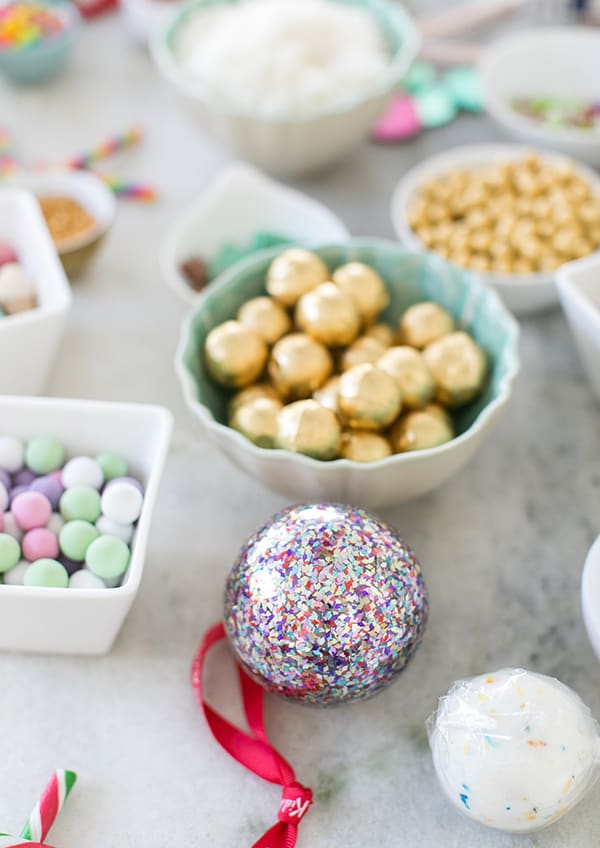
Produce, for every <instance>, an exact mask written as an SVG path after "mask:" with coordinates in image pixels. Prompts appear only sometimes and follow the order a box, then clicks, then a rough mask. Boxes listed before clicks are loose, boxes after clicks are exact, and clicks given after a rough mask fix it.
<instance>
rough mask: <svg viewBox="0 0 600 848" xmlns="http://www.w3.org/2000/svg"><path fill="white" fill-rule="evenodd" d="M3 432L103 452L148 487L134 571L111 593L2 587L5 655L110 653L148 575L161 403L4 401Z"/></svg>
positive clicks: (162, 426) (165, 415) (163, 446)
mask: <svg viewBox="0 0 600 848" xmlns="http://www.w3.org/2000/svg"><path fill="white" fill-rule="evenodd" d="M0 422H1V425H0V428H1V431H2V433H3V434H7V435H14V436H17V437H19V438H21V439H30V438H32V437H33V436H36V435H39V434H40V429H43V431H44V432H46V433H49V434H52V435H54V436H56V438H58V439H59V440H60V441H61V442H62V443H63V444H64V445H65V448H66V449H67V452H68V453H69V454H70V455H71V456H72V455H77V454H90V455H92V456H93V455H95V454H96V453H98V452H99V451H101V450H108V451H114V452H116V453H119V454H121V455H122V456H123V457H125V458H126V459H127V461H128V463H129V465H130V468H131V472H132V474H133V475H135V476H136V477H138V478H139V479H140V480H141V481H142V483H143V484H144V504H143V507H142V513H141V515H140V518H139V520H138V524H137V528H136V533H135V541H134V543H133V546H132V551H131V560H130V563H129V568H128V570H127V573H126V575H125V577H124V580H123V585H122V586H119V587H117V588H114V589H49V588H37V587H31V586H7V585H4V586H0V650H2V651H28V652H35V653H44V654H89V655H92V654H105V653H107V652H108V651H109V650H110V649H111V647H112V644H113V642H114V640H115V638H116V636H117V633H118V632H119V630H120V628H121V625H122V624H123V621H124V620H125V616H126V615H127V613H128V612H129V609H130V607H131V605H132V603H133V601H134V599H135V596H136V594H137V591H138V589H139V586H140V581H141V579H142V573H143V571H144V559H145V556H146V545H147V541H148V533H149V531H150V525H151V522H152V512H153V510H154V504H155V502H156V497H157V494H158V488H159V483H160V478H161V475H162V469H163V465H164V462H165V458H166V455H167V451H168V447H169V440H170V435H171V429H172V416H171V413H170V412H169V411H168V410H167V409H164V408H163V407H160V406H147V405H145V404H130V403H107V402H104V401H92V400H63V399H59V398H16V397H0Z"/></svg>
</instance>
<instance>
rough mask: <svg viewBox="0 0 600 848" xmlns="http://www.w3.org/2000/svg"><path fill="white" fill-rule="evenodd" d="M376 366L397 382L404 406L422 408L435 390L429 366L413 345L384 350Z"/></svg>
mask: <svg viewBox="0 0 600 848" xmlns="http://www.w3.org/2000/svg"><path fill="white" fill-rule="evenodd" d="M377 367H378V368H381V370H382V371H385V372H386V373H387V374H389V375H390V377H393V378H394V380H396V382H397V383H398V386H399V388H400V391H401V392H402V401H403V403H404V406H406V407H408V408H409V409H422V408H423V407H424V406H425V404H427V403H429V401H430V400H431V399H432V397H433V395H434V392H435V385H434V382H433V377H432V374H431V371H430V370H429V366H428V365H427V363H426V362H425V360H424V359H423V356H422V354H420V353H419V351H418V350H415V349H414V347H408V346H407V345H401V346H399V347H390V348H388V349H387V350H385V351H384V352H383V354H382V356H380V358H379V359H378V360H377Z"/></svg>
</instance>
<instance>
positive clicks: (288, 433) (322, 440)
mask: <svg viewBox="0 0 600 848" xmlns="http://www.w3.org/2000/svg"><path fill="white" fill-rule="evenodd" d="M340 434H341V428H340V424H339V421H338V419H337V416H336V414H335V413H334V412H332V411H331V410H330V409H327V408H326V407H324V406H321V404H320V403H317V401H316V400H299V401H296V403H290V404H288V406H284V408H283V409H282V410H281V412H280V413H279V415H278V417H277V435H276V444H277V447H279V448H282V449H283V450H289V451H293V453H302V454H304V455H305V456H311V457H312V458H313V459H322V460H328V459H335V457H336V456H337V455H338V451H339V446H340Z"/></svg>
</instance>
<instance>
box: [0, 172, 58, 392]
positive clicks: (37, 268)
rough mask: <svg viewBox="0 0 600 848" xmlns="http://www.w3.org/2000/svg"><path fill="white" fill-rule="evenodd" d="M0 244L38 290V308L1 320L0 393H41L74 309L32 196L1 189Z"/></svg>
mask: <svg viewBox="0 0 600 848" xmlns="http://www.w3.org/2000/svg"><path fill="white" fill-rule="evenodd" d="M0 240H2V241H7V242H8V243H9V244H11V245H12V246H13V247H14V249H15V250H16V252H17V255H18V257H19V261H20V262H21V263H22V265H23V266H24V267H25V270H26V271H27V273H28V274H29V276H30V277H31V278H32V280H33V281H34V283H35V285H36V288H37V297H38V306H37V307H36V308H35V309H30V310H29V311H27V312H19V313H18V314H16V315H10V316H8V317H6V318H2V319H0V362H4V363H10V365H9V367H4V368H2V369H1V370H0V394H19V395H20V394H23V395H35V394H38V393H39V392H41V391H42V389H43V388H44V384H45V382H46V379H47V377H48V375H49V373H50V369H51V367H52V364H53V361H54V356H55V354H56V351H57V349H58V344H59V342H60V339H61V336H62V333H63V329H64V325H65V319H66V317H67V313H68V311H69V308H70V306H71V289H70V287H69V283H68V280H67V278H66V276H65V272H64V271H63V268H62V265H61V263H60V260H59V258H58V254H57V252H56V248H55V247H54V244H53V242H52V239H51V237H50V233H49V232H48V228H47V227H46V223H45V221H44V217H43V215H42V213H41V211H40V208H39V206H38V204H37V201H36V200H35V198H34V196H33V195H32V194H31V193H30V192H28V191H24V190H23V189H17V188H6V189H0Z"/></svg>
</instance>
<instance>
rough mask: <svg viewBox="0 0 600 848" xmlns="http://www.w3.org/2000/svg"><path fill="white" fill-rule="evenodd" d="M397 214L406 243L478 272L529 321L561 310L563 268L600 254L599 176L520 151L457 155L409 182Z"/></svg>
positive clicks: (510, 147)
mask: <svg viewBox="0 0 600 848" xmlns="http://www.w3.org/2000/svg"><path fill="white" fill-rule="evenodd" d="M391 215H392V222H393V225H394V228H395V231H396V233H397V235H398V237H399V239H400V241H401V242H402V243H403V244H404V245H406V246H407V247H411V248H413V249H418V250H426V251H429V252H432V253H436V254H437V255H438V256H442V257H443V258H444V259H446V260H447V261H449V262H451V263H453V264H456V265H459V266H460V267H462V268H464V269H466V270H468V271H471V272H472V273H473V274H474V275H475V276H477V278H478V279H479V280H480V281H481V282H483V283H485V284H488V285H491V286H493V287H494V288H495V289H496V291H497V292H498V294H499V295H500V297H501V298H502V299H503V301H504V302H505V303H506V305H507V306H508V307H509V309H511V310H512V312H514V313H515V314H516V315H528V314H532V313H536V312H541V311H542V310H545V309H548V308H549V307H552V306H555V305H556V304H557V303H558V296H557V292H556V286H555V274H556V271H557V269H558V268H559V267H561V266H562V265H564V264H565V263H566V262H569V261H572V260H573V259H579V258H581V257H583V256H588V255H591V254H593V253H595V252H596V251H598V250H599V249H600V178H599V177H598V175H597V174H596V173H595V172H594V171H592V170H591V169H590V168H588V167H586V166H585V165H581V164H580V163H578V162H575V161H573V160H572V159H569V158H568V157H566V156H562V155H560V154H554V153H546V152H543V153H542V152H538V151H535V150H532V149H531V148H528V147H524V146H521V145H516V144H503V145H502V144H479V145H469V146H465V147H457V148H454V149H452V150H449V151H447V152H445V153H442V154H440V155H438V156H433V157H431V158H429V159H427V160H425V161H424V162H422V163H421V164H420V165H418V166H417V167H416V168H413V169H412V170H410V171H409V172H408V173H407V174H405V175H404V177H403V178H402V179H401V180H400V182H399V183H398V184H397V186H396V189H395V191H394V194H393V197H392V203H391Z"/></svg>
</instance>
